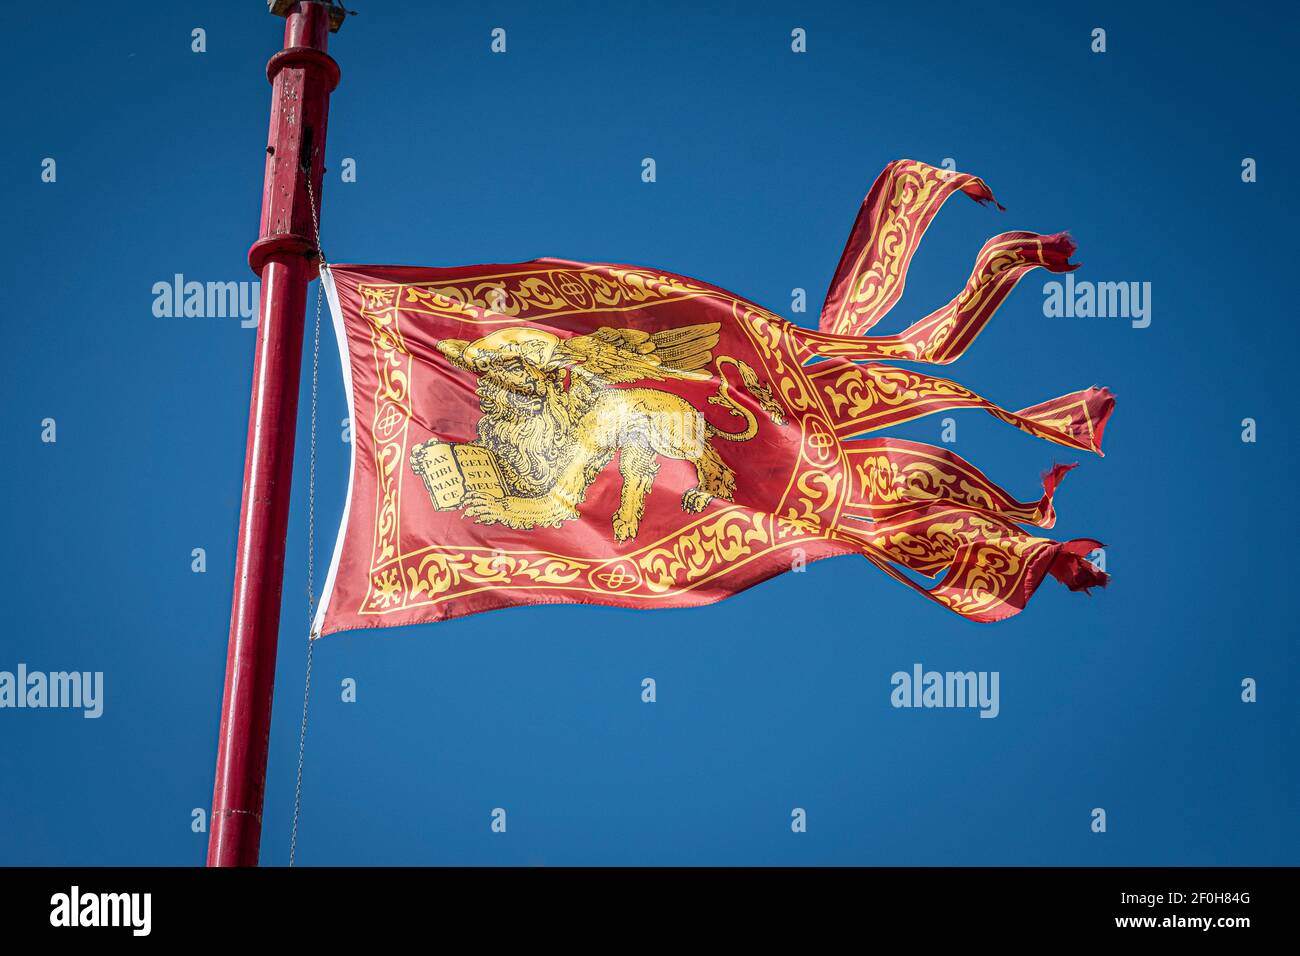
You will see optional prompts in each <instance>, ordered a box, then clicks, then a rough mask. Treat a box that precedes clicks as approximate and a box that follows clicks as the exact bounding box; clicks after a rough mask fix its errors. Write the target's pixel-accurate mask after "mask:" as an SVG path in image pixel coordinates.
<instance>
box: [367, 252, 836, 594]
mask: <svg viewBox="0 0 1300 956" xmlns="http://www.w3.org/2000/svg"><path fill="white" fill-rule="evenodd" d="M358 292H359V293H360V295H361V298H362V306H361V316H362V318H363V319H364V320H365V321H366V323H367V324H368V325H369V330H370V343H371V351H372V356H373V360H374V363H375V369H376V372H377V373H378V385H377V386H376V389H375V392H374V395H373V396H372V404H373V409H372V416H371V419H372V420H371V423H370V436H371V439H372V445H373V448H374V466H375V472H376V475H377V486H378V492H377V494H376V514H375V534H374V542H373V546H372V553H371V562H370V571H369V575H368V580H369V586H368V588H367V592H366V594H365V595H364V597H363V598H362V602H361V606H360V607H359V608H358V609H357V614H358V615H359V616H363V617H364V616H383V615H386V614H391V613H394V612H397V611H406V610H410V609H411V608H416V607H421V606H428V605H435V604H439V603H443V602H446V601H450V600H453V599H456V598H460V597H465V596H468V595H471V594H475V593H478V592H481V591H485V590H503V589H514V590H530V589H535V588H538V587H544V588H545V589H546V590H548V591H568V592H576V593H579V594H585V595H588V596H595V597H608V596H610V595H614V594H618V595H622V596H623V597H624V598H633V599H636V600H642V601H646V602H650V603H653V602H655V601H659V600H664V599H672V598H675V597H677V596H679V595H681V594H683V593H685V592H688V591H691V590H694V589H696V588H699V587H702V586H705V585H708V584H710V583H712V582H713V581H715V580H717V579H718V578H720V577H722V576H724V575H727V574H731V573H733V572H735V571H736V570H738V569H739V568H742V567H744V566H745V565H747V564H750V563H752V562H754V561H758V560H760V559H762V558H764V557H766V556H768V555H771V554H773V553H775V552H778V551H781V550H783V549H787V548H793V547H796V546H799V545H808V544H811V543H813V542H829V543H835V541H836V539H835V538H834V536H833V535H832V534H831V533H830V529H832V528H834V526H835V524H836V522H838V520H839V518H840V515H841V513H842V512H843V509H844V507H845V502H846V499H847V497H848V494H849V485H850V482H849V478H848V474H847V470H846V467H847V460H846V456H845V451H844V449H843V448H842V447H841V445H840V443H839V441H837V440H836V437H835V433H834V430H833V428H832V426H831V424H830V423H831V422H832V421H833V417H832V415H831V413H830V411H829V410H828V409H827V408H826V407H825V404H824V399H823V397H822V396H821V395H819V394H818V392H817V390H816V389H814V388H813V387H812V385H811V383H810V381H809V379H808V376H807V374H806V372H805V370H804V368H803V367H802V366H801V365H799V364H797V363H795V362H792V361H790V357H791V356H794V355H797V354H798V352H799V344H798V342H797V340H796V339H795V337H794V335H793V334H792V328H791V326H790V325H789V323H787V322H785V320H784V319H781V318H780V317H779V316H776V315H774V314H773V313H770V312H767V311H766V310H763V309H761V308H759V307H757V306H755V305H753V304H752V303H749V302H746V301H744V300H743V299H738V298H736V297H735V296H732V295H730V294H729V293H726V292H724V291H722V290H719V289H714V288H711V287H707V286H704V285H699V284H696V283H694V282H691V281H689V280H685V279H682V278H681V277H678V276H674V275H670V274H666V273H662V272H656V271H652V270H645V269H635V268H625V267H620V268H596V267H590V268H579V267H573V266H555V267H539V268H534V269H526V270H512V271H508V272H502V273H499V274H495V275H486V276H475V277H473V278H471V279H466V280H459V281H457V282H438V281H436V280H435V281H432V282H427V283H370V282H367V283H362V284H361V285H360V286H359V287H358ZM693 298H713V299H716V300H718V301H720V302H724V303H727V304H728V305H729V306H730V308H731V311H732V316H733V319H735V320H736V323H737V324H738V326H739V328H740V330H741V332H742V333H743V334H744V335H745V337H746V338H748V339H749V341H750V342H751V343H752V344H753V346H754V348H755V352H756V355H757V361H758V362H759V363H760V364H761V365H762V373H760V374H763V376H764V378H765V380H766V381H769V382H771V383H773V387H774V391H775V392H776V394H777V395H778V397H779V398H780V400H781V402H782V404H783V405H784V406H785V407H786V409H787V410H788V411H789V412H790V413H791V415H790V422H791V423H792V424H796V425H797V427H799V428H800V441H801V454H800V456H799V458H798V460H797V461H796V463H795V465H794V467H793V468H792V469H791V473H790V476H789V479H788V481H787V484H786V488H785V491H784V493H783V494H782V497H781V499H780V504H779V506H778V508H777V510H776V512H775V513H773V514H766V513H759V512H754V511H751V510H749V509H747V508H744V507H742V506H738V505H730V504H722V503H719V504H718V505H715V506H713V507H711V508H710V509H709V510H708V511H706V512H705V513H704V514H702V515H699V516H696V517H694V518H692V519H691V520H690V521H689V522H687V523H686V524H685V525H684V526H683V527H682V528H680V529H678V530H676V531H674V532H673V533H672V534H670V535H667V536H665V537H663V538H661V539H660V540H658V541H655V542H652V543H650V544H647V545H644V546H642V547H639V548H637V549H636V550H635V551H632V552H630V553H629V554H626V555H611V556H610V557H608V558H591V557H589V556H583V555H575V554H558V553H553V552H546V551H540V550H526V551H504V550H501V549H496V548H487V547H482V546H454V545H431V546H428V547H424V548H420V549H417V550H415V551H411V552H404V551H402V549H401V542H400V527H401V519H400V516H401V494H402V487H403V484H402V483H403V477H404V474H403V473H404V471H405V469H404V468H403V467H402V464H403V463H404V462H405V461H406V457H407V445H408V442H407V438H408V424H409V419H410V416H411V404H410V395H411V394H412V390H413V389H414V388H415V382H414V381H413V379H414V372H415V364H414V362H413V361H412V357H411V355H410V353H409V351H408V350H407V348H406V345H405V340H404V339H403V336H402V331H401V326H402V319H403V316H402V313H403V312H406V313H408V314H415V315H419V314H426V315H434V316H438V317H440V318H449V319H455V320H458V321H461V322H466V323H470V324H473V325H485V326H492V325H503V324H516V323H518V322H520V321H538V320H554V319H556V318H561V317H565V316H571V315H590V314H593V313H606V312H625V311H629V310H633V309H643V308H652V307H654V306H658V305H665V304H669V303H672V302H681V301H684V300H687V299H693Z"/></svg>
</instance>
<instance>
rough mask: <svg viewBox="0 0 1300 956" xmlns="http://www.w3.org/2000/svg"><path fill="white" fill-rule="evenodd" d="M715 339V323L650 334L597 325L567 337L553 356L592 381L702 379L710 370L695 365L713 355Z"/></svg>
mask: <svg viewBox="0 0 1300 956" xmlns="http://www.w3.org/2000/svg"><path fill="white" fill-rule="evenodd" d="M717 344H718V323H716V322H712V323H709V324H706V325H687V326H683V327H681V328H677V329H665V330H664V331H662V332H654V333H650V332H643V331H641V330H640V329H611V328H601V329H597V330H596V331H595V332H593V333H591V334H590V335H575V336H573V337H572V338H571V339H568V340H567V341H565V343H564V344H563V345H562V346H561V347H560V350H559V354H558V355H557V356H556V357H557V358H559V359H560V360H561V361H562V362H564V363H565V364H567V365H570V366H571V367H572V368H573V370H574V372H577V373H579V374H581V375H583V376H584V377H588V378H590V379H592V380H593V381H591V382H590V384H591V385H592V386H599V385H601V384H606V385H618V384H622V383H624V382H635V381H638V380H639V379H651V380H653V381H656V382H662V381H663V380H664V379H669V378H675V379H687V380H692V381H707V380H708V379H709V378H710V374H709V373H708V372H707V371H701V369H703V368H704V367H705V366H706V365H708V363H709V361H710V360H711V359H712V358H713V347H714V346H715V345H717Z"/></svg>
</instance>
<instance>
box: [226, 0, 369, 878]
mask: <svg viewBox="0 0 1300 956" xmlns="http://www.w3.org/2000/svg"><path fill="white" fill-rule="evenodd" d="M268 7H269V9H270V12H271V13H273V14H276V15H278V16H282V17H284V18H285V26H284V48H283V49H282V50H280V51H279V52H278V53H276V54H275V55H274V56H272V57H271V59H270V61H269V62H268V63H267V65H266V75H267V78H268V79H269V80H270V81H271V131H270V137H269V139H268V140H267V147H266V172H265V178H264V180H263V186H262V223H261V230H260V232H259V238H258V240H257V242H255V243H254V244H253V247H252V248H251V249H250V250H249V252H248V263H249V265H250V266H252V269H253V271H254V272H255V273H257V275H258V276H259V277H260V278H261V288H262V292H261V303H260V311H259V316H258V325H257V347H256V352H255V353H254V357H253V389H252V397H251V402H250V408H249V421H248V443H247V446H246V450H245V454H244V491H243V501H242V503H241V505H240V512H239V540H238V543H237V545H236V550H235V589H234V600H233V604H232V607H231V612H230V643H229V646H228V648H227V651H226V684H225V690H224V692H223V694H222V703H221V733H220V737H219V738H218V743H217V769H216V783H215V785H214V788H213V795H212V817H211V834H210V835H209V838H208V866H254V865H256V864H257V856H258V846H259V843H260V841H261V835H262V798H263V794H264V790H265V786H266V755H267V745H268V741H269V737H270V731H271V698H272V695H273V693H274V690H275V686H274V684H275V652H276V643H277V641H278V639H279V630H280V589H281V586H282V584H283V582H284V541H285V532H286V528H287V526H288V520H289V485H290V481H291V478H292V475H293V444H294V432H295V425H296V420H297V415H298V379H299V373H300V371H301V366H302V341H303V323H304V320H305V307H306V302H307V284H308V283H309V282H310V281H311V279H312V278H313V277H314V276H315V275H316V271H317V267H316V260H315V252H314V250H315V249H316V241H315V239H314V231H313V227H312V212H311V207H310V200H309V197H308V189H307V184H308V183H307V177H308V176H310V177H311V185H312V187H313V189H312V192H311V195H314V196H319V195H320V194H321V188H320V187H321V176H322V172H323V167H324V156H325V125H326V119H327V117H328V114H329V95H330V92H331V91H332V90H333V89H334V88H335V87H336V86H337V85H338V81H339V68H338V64H337V63H335V62H334V60H333V59H332V58H331V57H330V56H329V54H328V53H327V52H326V50H327V49H328V46H329V34H330V33H332V32H337V30H338V28H339V26H340V25H341V24H342V22H343V18H344V16H345V15H346V14H345V11H344V10H343V8H342V7H341V6H338V4H337V3H336V2H331V0H268Z"/></svg>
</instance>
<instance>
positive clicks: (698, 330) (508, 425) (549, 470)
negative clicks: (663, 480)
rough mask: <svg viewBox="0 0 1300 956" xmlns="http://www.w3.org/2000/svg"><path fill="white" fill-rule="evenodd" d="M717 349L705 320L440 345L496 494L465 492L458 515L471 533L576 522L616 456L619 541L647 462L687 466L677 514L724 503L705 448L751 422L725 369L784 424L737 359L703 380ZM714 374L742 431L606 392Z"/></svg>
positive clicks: (643, 392)
mask: <svg viewBox="0 0 1300 956" xmlns="http://www.w3.org/2000/svg"><path fill="white" fill-rule="evenodd" d="M717 343H718V325H717V324H716V323H715V324H710V325H690V326H684V327H682V328H676V329H666V330H664V331H661V332H654V333H650V332H643V331H639V330H636V329H614V328H602V329H598V330H597V331H596V332H594V333H592V334H590V335H577V336H573V337H571V338H568V339H561V338H560V337H559V336H557V335H553V334H551V333H550V332H545V331H541V330H538V329H530V328H524V327H514V328H507V329H501V330H498V331H496V332H492V333H491V334H489V335H485V336H483V337H482V338H480V339H477V340H475V341H473V342H466V341H465V340H463V339H443V340H442V341H441V342H439V343H438V350H439V351H440V352H441V353H442V354H443V355H445V356H446V357H447V358H448V359H449V360H450V361H451V362H452V364H453V365H455V366H456V367H458V368H461V369H465V370H467V371H469V372H472V373H473V374H474V375H476V376H477V377H478V386H477V395H478V399H479V407H480V408H481V409H482V411H483V417H482V418H480V419H479V422H478V439H477V440H476V441H475V442H472V444H475V445H480V446H482V447H484V448H487V449H489V450H490V451H491V452H492V453H493V455H494V456H495V458H496V461H497V465H498V467H499V469H500V472H501V476H502V478H503V483H504V486H505V492H506V493H505V496H504V497H495V496H489V495H485V494H482V493H481V492H480V493H471V494H470V495H468V496H467V497H466V499H465V501H464V503H463V510H464V514H465V515H466V516H468V517H471V518H473V519H474V520H475V521H477V522H479V523H481V524H503V525H506V526H507V527H511V528H520V529H529V528H534V527H539V526H543V527H558V526H559V525H560V524H561V523H562V522H564V521H569V520H572V519H575V518H577V517H578V511H577V508H578V505H579V504H581V503H582V501H583V498H584V497H585V495H586V493H587V489H588V488H589V487H590V486H591V483H592V482H593V481H595V480H596V477H597V476H598V475H599V474H600V473H601V471H603V470H604V468H605V467H606V466H607V465H608V464H609V463H610V461H611V460H612V459H613V457H614V453H615V452H618V453H619V463H618V468H619V471H620V473H621V474H622V476H623V489H622V494H621V497H620V503H619V508H618V511H617V513H615V515H614V519H613V525H614V537H615V538H617V539H618V540H619V541H627V540H629V539H631V538H633V537H635V536H636V533H637V528H638V527H639V526H640V523H641V517H642V515H643V514H644V513H645V499H646V495H647V494H649V493H650V489H651V487H652V486H653V485H654V481H655V476H656V474H657V473H658V471H659V463H658V461H657V458H658V456H661V455H662V456H663V457H665V458H673V459H677V460H680V461H689V462H690V463H691V464H693V465H694V466H695V471H696V475H697V476H698V480H699V483H698V484H697V485H696V486H695V487H693V488H691V489H690V490H688V491H687V492H686V493H685V494H683V495H682V508H683V510H685V511H687V512H698V511H702V510H703V509H704V507H705V506H706V505H707V504H708V503H709V502H710V501H712V500H713V499H714V498H723V499H725V500H727V501H730V500H732V499H733V496H734V495H735V491H736V476H735V474H734V473H733V472H732V470H731V469H730V468H728V467H727V465H726V464H725V463H724V462H723V461H722V459H721V458H720V457H719V456H718V453H717V451H715V450H714V448H713V446H712V445H711V444H710V440H711V439H713V438H721V439H725V440H727V441H748V440H749V439H751V438H753V437H754V436H755V435H756V434H757V433H758V427H759V424H758V420H757V419H756V418H755V416H754V414H753V413H752V412H751V411H750V410H749V409H748V408H746V407H745V406H744V405H743V404H741V403H739V402H737V401H736V400H735V399H734V398H733V397H732V396H731V394H730V388H729V385H728V383H727V379H726V376H725V374H724V369H725V368H726V367H727V366H733V367H735V368H736V369H737V370H738V371H739V373H740V377H741V381H742V382H743V383H744V386H745V389H746V390H747V391H748V392H749V394H750V395H751V396H753V398H754V400H755V401H756V402H757V403H758V405H759V407H760V408H761V409H762V410H763V411H764V412H765V413H766V414H767V415H768V417H769V418H771V420H772V421H773V422H774V423H775V424H777V425H783V424H784V423H785V418H784V416H783V414H782V410H781V407H780V405H778V404H777V402H776V400H775V399H774V398H773V396H772V392H771V389H770V388H768V387H767V386H766V385H765V384H763V383H761V382H760V381H759V379H758V376H757V375H755V374H754V371H753V369H751V368H750V367H749V366H748V365H746V364H745V363H744V362H741V361H739V360H737V359H734V358H731V357H730V356H725V355H724V356H720V357H719V358H718V359H717V361H716V362H715V363H714V371H713V372H711V371H709V370H708V369H707V366H708V364H709V363H710V361H712V360H713V352H712V350H713V348H714V346H716V345H717ZM566 373H567V379H568V387H567V388H566V387H565V379H566ZM715 374H716V376H717V378H718V380H719V386H718V391H717V394H715V395H713V396H711V397H710V398H709V401H710V402H711V403H713V404H715V405H721V406H723V407H725V408H727V409H728V410H729V411H730V412H731V414H733V415H735V416H737V417H738V418H742V419H744V421H745V427H744V429H742V430H741V431H737V432H727V431H723V430H721V429H719V428H718V427H716V426H714V425H711V424H709V423H708V422H707V421H705V419H704V415H703V414H702V413H701V412H700V411H699V410H698V409H697V408H695V407H694V406H693V405H691V404H690V403H689V402H688V401H686V400H685V399H683V398H681V397H679V396H677V395H674V394H672V393H671V392H666V391H663V390H661V389H657V388H614V387H612V386H615V385H620V384H625V383H630V382H636V381H642V380H647V379H648V380H651V381H664V380H665V379H680V380H688V381H709V380H710V379H711V378H712V377H713V376H714V375H715Z"/></svg>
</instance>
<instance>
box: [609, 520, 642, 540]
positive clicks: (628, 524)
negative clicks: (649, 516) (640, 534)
mask: <svg viewBox="0 0 1300 956" xmlns="http://www.w3.org/2000/svg"><path fill="white" fill-rule="evenodd" d="M639 525H640V522H639V521H638V520H636V519H635V518H633V519H630V520H629V519H628V518H624V517H623V516H622V515H620V514H616V515H614V537H615V538H617V539H618V540H619V541H629V540H631V539H632V538H635V537H636V532H637V528H638V527H639Z"/></svg>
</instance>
